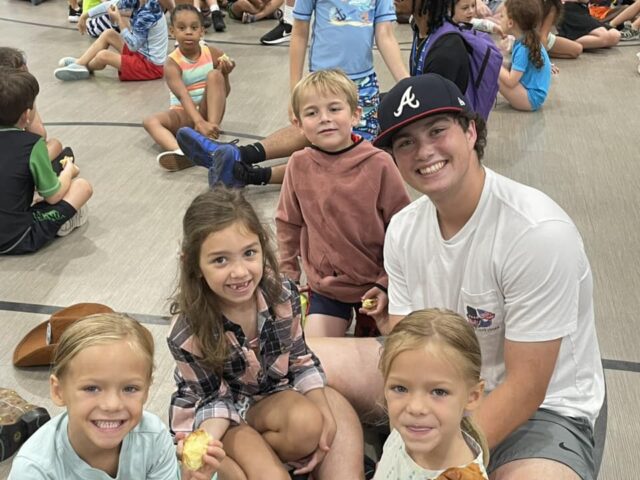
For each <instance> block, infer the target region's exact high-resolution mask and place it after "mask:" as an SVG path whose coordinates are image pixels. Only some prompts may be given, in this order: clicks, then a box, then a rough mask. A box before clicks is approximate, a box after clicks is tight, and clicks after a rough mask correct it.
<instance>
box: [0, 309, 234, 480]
mask: <svg viewBox="0 0 640 480" xmlns="http://www.w3.org/2000/svg"><path fill="white" fill-rule="evenodd" d="M153 351H154V345H153V337H152V336H151V333H150V332H149V331H148V330H147V329H146V328H145V327H143V326H142V325H140V324H139V323H138V322H136V321H135V320H133V319H131V318H129V317H127V316H125V315H120V314H116V313H111V314H96V315H91V316H89V317H86V318H84V319H80V320H78V321H77V322H75V323H73V324H72V325H71V326H70V327H68V328H67V329H66V330H65V331H64V333H63V334H62V336H61V337H60V342H59V344H58V345H57V347H56V351H55V354H54V365H53V369H52V371H51V377H50V387H51V399H52V400H53V403H55V404H56V405H58V406H60V407H66V409H67V410H66V412H64V413H62V414H60V415H58V416H57V417H55V418H53V419H51V420H49V422H47V423H46V424H44V426H42V427H40V429H38V431H37V432H36V433H34V434H33V436H31V438H29V440H28V441H27V442H26V443H25V444H24V445H23V446H22V448H21V449H20V451H19V452H18V455H17V456H16V458H15V459H14V461H13V465H12V467H11V473H10V474H9V479H10V480H24V479H27V478H28V479H29V480H45V479H47V480H86V479H89V478H114V479H119V480H134V479H135V480H145V479H149V480H151V479H153V480H177V479H178V478H180V468H179V465H178V459H177V458H176V449H175V448H174V445H173V441H172V439H171V435H169V432H168V430H167V427H166V426H165V425H164V424H163V423H162V421H161V420H160V419H159V418H158V417H157V416H155V415H154V414H152V413H149V412H145V411H144V410H143V407H144V403H145V402H146V400H147V397H148V395H149V387H150V386H151V381H152V375H153ZM223 457H224V451H223V450H222V448H221V445H220V442H216V441H214V440H212V441H211V442H210V443H209V446H208V448H207V452H206V454H205V455H204V456H203V462H204V465H203V466H202V467H201V469H200V470H198V471H197V472H194V473H192V474H191V475H192V476H191V478H192V479H199V480H205V479H206V480H209V479H210V478H211V475H213V473H214V472H215V471H216V469H217V467H218V465H219V462H220V460H221V459H222V458H223Z"/></svg>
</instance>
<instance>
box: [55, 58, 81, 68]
mask: <svg viewBox="0 0 640 480" xmlns="http://www.w3.org/2000/svg"><path fill="white" fill-rule="evenodd" d="M76 60H78V59H77V58H76V57H62V58H61V59H60V60H58V66H59V67H68V66H69V65H71V64H72V63H76Z"/></svg>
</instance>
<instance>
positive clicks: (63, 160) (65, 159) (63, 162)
mask: <svg viewBox="0 0 640 480" xmlns="http://www.w3.org/2000/svg"><path fill="white" fill-rule="evenodd" d="M72 161H73V157H64V158H63V159H62V160H60V165H62V167H64V166H65V165H66V164H67V162H72Z"/></svg>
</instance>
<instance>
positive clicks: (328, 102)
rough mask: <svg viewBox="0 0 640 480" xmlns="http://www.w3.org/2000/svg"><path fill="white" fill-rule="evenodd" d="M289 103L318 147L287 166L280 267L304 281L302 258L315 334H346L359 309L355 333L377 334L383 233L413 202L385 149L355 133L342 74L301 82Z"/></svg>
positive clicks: (382, 306) (354, 95) (382, 297)
mask: <svg viewBox="0 0 640 480" xmlns="http://www.w3.org/2000/svg"><path fill="white" fill-rule="evenodd" d="M291 104H292V111H293V113H294V114H295V120H294V123H295V125H297V126H298V127H299V128H300V129H301V130H302V132H303V133H304V135H305V136H306V138H307V139H308V140H309V141H310V142H311V145H312V146H311V147H307V148H305V149H304V150H302V151H299V152H296V153H294V154H293V155H292V156H291V158H290V159H289V163H288V164H287V171H286V174H285V177H284V182H283V185H282V192H281V194H280V203H279V204H278V209H277V212H276V226H277V231H278V246H279V252H280V268H281V270H282V271H283V273H285V274H286V275H288V276H289V277H290V278H292V279H294V280H296V281H299V280H300V276H301V272H300V267H299V264H298V256H301V257H302V269H303V270H304V272H305V273H306V276H307V281H308V286H309V288H310V291H311V293H310V310H309V315H308V317H307V322H306V325H305V333H306V334H307V335H308V336H321V337H339V336H344V334H345V332H346V331H347V328H348V326H349V324H350V322H351V319H352V316H353V314H354V310H355V312H356V314H357V315H356V318H357V323H356V335H359V336H374V335H376V334H377V333H376V332H377V330H376V322H375V319H379V318H381V317H382V316H384V315H386V309H387V294H386V287H387V274H386V273H385V271H384V267H383V260H382V249H383V243H384V234H385V231H386V228H387V225H388V224H389V221H390V220H391V217H392V215H394V214H395V213H396V212H398V211H399V210H401V209H402V208H403V207H404V206H406V205H407V204H408V203H409V196H408V194H407V191H406V189H405V186H404V182H403V181H402V178H401V177H400V174H399V172H398V169H397V168H396V166H395V165H394V163H393V160H392V159H391V157H390V156H389V155H388V154H387V153H386V152H384V151H382V150H380V149H378V148H375V147H374V146H373V145H372V144H371V143H369V142H368V141H366V140H364V139H363V138H362V137H360V136H358V135H354V134H353V133H352V128H353V127H355V126H356V125H358V122H359V121H360V113H361V108H360V107H358V90H357V87H356V85H355V83H354V82H353V81H351V80H350V79H349V78H348V77H347V76H346V75H345V74H344V73H342V71H339V70H319V71H316V72H313V73H311V74H310V75H308V76H307V77H305V78H303V79H302V80H301V81H300V82H299V83H298V84H297V86H296V87H295V89H294V90H293V94H292V100H291ZM363 301H367V302H366V303H365V304H364V305H365V306H366V307H368V308H363V306H362V302H363ZM372 303H373V305H371V304H372Z"/></svg>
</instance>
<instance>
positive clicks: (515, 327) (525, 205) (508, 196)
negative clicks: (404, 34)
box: [310, 74, 604, 480]
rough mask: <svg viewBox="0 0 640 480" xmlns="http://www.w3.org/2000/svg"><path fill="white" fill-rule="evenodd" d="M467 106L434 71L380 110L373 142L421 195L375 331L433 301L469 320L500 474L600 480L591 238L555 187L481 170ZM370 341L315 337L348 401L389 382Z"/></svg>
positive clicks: (477, 123) (390, 251)
mask: <svg viewBox="0 0 640 480" xmlns="http://www.w3.org/2000/svg"><path fill="white" fill-rule="evenodd" d="M467 104H468V102H467V100H466V99H465V97H464V96H463V95H462V94H461V93H460V90H459V89H458V88H457V87H456V86H455V84H453V83H452V82H450V81H448V80H446V79H444V78H443V77H440V76H438V75H435V74H427V75H422V76H419V77H411V78H409V79H405V80H402V81H401V82H399V83H398V84H397V85H396V86H395V87H394V88H393V89H392V90H391V91H390V92H389V93H388V94H387V96H386V97H385V98H384V100H383V102H382V104H381V106H380V110H379V113H378V115H379V119H380V124H381V130H382V133H381V134H380V135H379V136H378V138H377V139H376V140H375V142H374V145H376V146H378V147H382V148H388V149H389V151H390V152H391V153H392V155H393V157H394V159H395V161H396V163H397V165H398V168H399V170H400V173H401V174H402V176H403V178H404V180H405V181H406V182H407V183H408V184H409V185H411V186H412V187H413V188H414V189H416V190H417V191H418V192H421V193H423V194H424V196H423V197H421V198H420V199H418V200H416V201H415V202H413V203H412V204H410V205H409V206H407V207H405V208H404V209H403V210H401V211H400V212H398V213H397V214H396V215H395V216H394V217H393V218H392V220H391V223H390V225H389V227H388V230H387V235H386V238H385V250H384V257H385V269H386V270H387V273H388V275H389V292H388V295H389V318H388V319H377V321H378V327H379V328H380V330H381V331H382V332H383V333H384V332H388V331H390V330H391V328H392V327H393V326H394V325H395V324H396V323H397V322H398V321H400V319H401V318H403V317H404V316H405V315H407V314H408V313H410V312H412V311H414V310H418V309H422V308H428V307H441V308H449V309H451V310H454V311H456V312H458V313H459V314H461V315H464V316H466V318H467V319H468V320H469V322H470V323H471V324H472V325H474V327H475V329H476V334H477V335H478V339H479V341H480V345H481V349H482V356H483V367H482V376H483V378H484V379H485V381H486V387H487V391H488V394H487V395H486V397H485V399H484V401H483V404H482V405H481V407H480V408H479V409H478V410H477V413H476V414H474V416H475V419H476V421H477V422H478V424H479V425H480V427H481V428H482V430H483V431H484V432H485V434H486V436H487V439H488V441H489V446H490V447H491V463H490V465H489V469H488V470H489V472H490V474H491V475H490V478H491V479H492V480H503V479H514V478H517V479H518V480H521V479H524V480H528V479H536V480H537V479H541V478H545V479H546V478H553V479H554V480H558V479H572V480H575V479H582V480H594V479H595V473H594V470H595V467H594V458H593V454H594V452H593V425H594V422H595V419H596V417H597V416H598V413H599V410H600V407H601V405H602V401H603V397H604V377H603V372H602V366H601V360H600V352H599V348H598V341H597V337H596V332H595V324H594V317H593V298H592V287H593V282H592V277H591V270H590V267H589V261H588V259H587V257H586V255H585V252H584V247H583V244H582V239H581V237H580V234H579V233H578V231H577V229H576V227H575V225H574V224H573V222H572V221H571V219H570V218H569V217H568V216H567V214H566V213H565V212H564V211H563V210H562V209H561V208H560V207H559V206H558V205H557V204H556V203H555V202H553V200H551V199H550V198H549V197H547V196H546V195H545V194H543V193H542V192H540V191H538V190H535V189H533V188H530V187H527V186H524V185H521V184H519V183H516V182H514V181H512V180H509V179H507V178H505V177H503V176H501V175H498V174H497V173H495V172H493V171H491V170H489V169H488V168H486V167H483V166H482V164H481V163H480V160H481V158H482V155H483V153H484V147H485V145H486V134H487V132H486V127H485V124H484V122H483V121H482V119H481V118H480V117H479V116H478V115H477V114H475V113H472V112H469V111H468V109H467ZM365 340H366V339H347V340H346V342H337V341H336V340H333V342H332V341H330V340H327V339H324V340H318V341H313V342H310V347H311V349H312V350H313V351H314V352H315V353H316V354H317V355H318V356H319V357H320V359H321V361H322V362H323V366H324V368H325V371H326V372H327V376H328V380H329V384H332V386H334V387H335V388H337V389H338V390H339V391H343V393H345V395H346V396H347V397H348V398H350V399H354V398H357V397H360V398H363V397H364V398H375V395H376V393H377V392H376V389H379V388H380V382H379V380H377V379H375V380H373V379H374V378H375V371H374V367H375V364H376V362H375V358H376V352H377V350H376V347H375V345H373V344H372V343H371V342H368V343H363V342H364V341H365ZM349 351H351V352H353V353H348V352H349ZM325 359H327V361H325ZM371 363H373V364H374V365H373V366H372V365H371ZM345 364H347V365H352V366H353V367H352V368H351V369H348V370H347V369H345V367H344V365H345ZM362 378H368V379H369V380H368V382H365V381H363V380H361V379H362ZM357 389H362V390H361V391H357ZM356 403H357V402H356ZM357 406H358V407H359V408H360V409H361V410H362V409H363V407H364V408H366V406H365V405H363V404H362V402H360V405H357Z"/></svg>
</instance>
